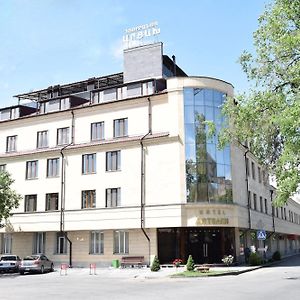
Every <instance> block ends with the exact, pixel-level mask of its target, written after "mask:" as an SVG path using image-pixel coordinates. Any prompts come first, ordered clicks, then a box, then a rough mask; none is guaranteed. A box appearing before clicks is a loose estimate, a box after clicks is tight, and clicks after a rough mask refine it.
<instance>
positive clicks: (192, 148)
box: [185, 144, 196, 162]
mask: <svg viewBox="0 0 300 300" xmlns="http://www.w3.org/2000/svg"><path fill="white" fill-rule="evenodd" d="M185 159H186V160H191V161H193V162H196V145H195V144H185Z"/></svg>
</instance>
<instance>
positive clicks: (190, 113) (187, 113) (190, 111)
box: [184, 105, 195, 123]
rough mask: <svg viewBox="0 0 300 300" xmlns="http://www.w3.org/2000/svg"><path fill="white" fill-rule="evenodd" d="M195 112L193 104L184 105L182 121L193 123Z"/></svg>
mask: <svg viewBox="0 0 300 300" xmlns="http://www.w3.org/2000/svg"><path fill="white" fill-rule="evenodd" d="M194 119H195V114H194V106H190V105H189V106H185V107H184V122H185V123H194V121H195V120H194Z"/></svg>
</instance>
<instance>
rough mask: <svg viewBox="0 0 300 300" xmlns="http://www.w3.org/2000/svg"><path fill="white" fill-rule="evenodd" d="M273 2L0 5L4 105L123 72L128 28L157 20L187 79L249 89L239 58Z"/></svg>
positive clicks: (82, 0) (129, 0)
mask: <svg viewBox="0 0 300 300" xmlns="http://www.w3.org/2000/svg"><path fill="white" fill-rule="evenodd" d="M267 2H270V1H267V0H251V1H245V0H185V1H183V0H173V1H171V0H147V1H146V0H140V1H136V0H120V1H119V0H0V41H1V44H0V107H5V106H10V105H14V104H16V103H17V101H16V99H14V98H13V95H16V94H20V93H25V92H29V91H32V90H38V89H43V88H47V87H48V86H50V85H55V84H63V83H70V82H74V81H79V80H84V79H87V78H89V77H94V76H102V75H108V74H113V73H117V72H121V71H122V63H123V60H122V51H121V50H122V49H121V41H122V36H123V34H124V31H125V29H126V28H129V27H134V26H136V25H141V24H146V23H149V22H151V21H158V24H159V27H160V29H161V34H160V41H162V42H163V43H164V54H167V55H169V56H172V55H173V54H174V55H176V61H177V63H178V65H179V66H180V67H181V68H182V69H183V70H184V71H185V72H186V73H187V74H188V75H194V76H196V75H203V76H212V77H217V78H220V79H223V80H225V81H229V82H231V83H232V84H233V85H234V86H235V88H236V91H237V92H241V91H245V90H247V88H248V87H249V84H248V82H247V79H246V77H245V75H244V74H243V72H242V70H241V67H240V65H239V64H238V63H237V60H238V57H239V55H240V54H241V52H242V51H243V50H244V49H248V50H252V49H253V46H252V33H253V32H254V31H255V30H256V29H257V25H258V21H257V19H258V17H259V15H261V13H262V12H263V11H264V8H265V4H266V3H267Z"/></svg>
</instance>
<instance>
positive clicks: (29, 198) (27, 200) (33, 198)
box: [24, 194, 37, 213]
mask: <svg viewBox="0 0 300 300" xmlns="http://www.w3.org/2000/svg"><path fill="white" fill-rule="evenodd" d="M31 202H33V203H31ZM31 208H32V209H31ZM36 211H37V194H30V195H25V197H24V212H28V213H30V212H36Z"/></svg>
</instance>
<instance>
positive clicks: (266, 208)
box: [265, 198, 268, 214]
mask: <svg viewBox="0 0 300 300" xmlns="http://www.w3.org/2000/svg"><path fill="white" fill-rule="evenodd" d="M265 213H266V214H268V201H267V199H266V198H265Z"/></svg>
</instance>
